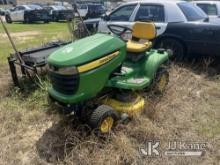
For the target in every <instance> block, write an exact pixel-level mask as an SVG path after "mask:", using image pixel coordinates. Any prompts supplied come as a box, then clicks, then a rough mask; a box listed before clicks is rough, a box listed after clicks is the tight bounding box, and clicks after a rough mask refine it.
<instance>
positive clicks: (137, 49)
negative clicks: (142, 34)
mask: <svg viewBox="0 0 220 165" xmlns="http://www.w3.org/2000/svg"><path fill="white" fill-rule="evenodd" d="M151 46H152V43H151V42H149V41H147V42H145V43H143V44H142V43H139V42H135V41H132V40H129V41H128V42H127V51H128V52H133V53H141V52H144V51H145V50H147V49H149V48H151Z"/></svg>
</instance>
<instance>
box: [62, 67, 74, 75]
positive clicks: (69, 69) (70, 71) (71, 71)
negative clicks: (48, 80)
mask: <svg viewBox="0 0 220 165" xmlns="http://www.w3.org/2000/svg"><path fill="white" fill-rule="evenodd" d="M58 73H59V74H62V75H74V74H77V69H76V67H66V68H59V69H58Z"/></svg>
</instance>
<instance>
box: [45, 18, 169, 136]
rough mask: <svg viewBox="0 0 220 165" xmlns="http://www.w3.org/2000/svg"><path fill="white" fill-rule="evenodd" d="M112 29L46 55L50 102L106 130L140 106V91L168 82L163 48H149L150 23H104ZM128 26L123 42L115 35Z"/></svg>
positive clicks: (152, 33) (152, 31)
mask: <svg viewBox="0 0 220 165" xmlns="http://www.w3.org/2000/svg"><path fill="white" fill-rule="evenodd" d="M108 28H109V29H110V31H111V32H112V33H113V35H110V34H101V33H97V34H95V35H92V36H89V37H86V38H83V39H80V40H78V41H75V42H73V43H70V44H68V45H66V46H64V47H62V48H60V49H58V50H56V51H55V52H54V53H52V54H51V55H50V56H49V58H48V61H47V62H48V66H49V77H50V81H51V84H52V87H51V88H50V89H49V98H50V101H53V102H57V103H59V104H60V105H62V106H64V107H65V108H64V110H65V111H66V112H70V113H72V114H75V115H77V116H79V117H80V118H81V119H83V120H84V121H86V122H87V123H88V125H89V126H91V128H92V129H95V130H96V131H97V132H99V133H101V134H105V133H109V131H110V130H111V129H112V127H113V126H114V124H115V123H116V121H117V120H119V119H120V118H121V117H122V116H125V115H127V116H129V117H132V116H134V115H135V114H136V113H138V112H140V111H141V110H142V109H144V106H145V99H144V96H143V94H142V93H143V91H146V90H147V89H149V88H150V87H151V88H153V89H154V91H155V92H156V93H162V92H163V91H164V90H165V88H166V86H167V84H168V81H169V74H168V72H167V63H168V56H169V54H168V53H167V52H166V51H165V50H162V49H160V50H153V49H151V46H152V43H151V42H150V41H151V40H153V39H154V38H155V37H156V28H155V25H154V24H153V23H150V22H148V23H143V22H136V23H135V24H134V26H133V28H132V29H129V28H126V27H122V26H118V25H108ZM127 31H131V33H132V38H131V39H130V40H129V41H127V42H125V41H124V40H123V39H122V38H121V37H120V36H123V35H124V34H125V33H126V32H127Z"/></svg>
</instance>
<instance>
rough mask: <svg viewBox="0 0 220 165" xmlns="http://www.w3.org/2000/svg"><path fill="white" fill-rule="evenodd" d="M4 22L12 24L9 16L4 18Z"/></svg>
mask: <svg viewBox="0 0 220 165" xmlns="http://www.w3.org/2000/svg"><path fill="white" fill-rule="evenodd" d="M5 20H6V22H7V23H12V20H11V17H10V16H9V15H6V16H5Z"/></svg>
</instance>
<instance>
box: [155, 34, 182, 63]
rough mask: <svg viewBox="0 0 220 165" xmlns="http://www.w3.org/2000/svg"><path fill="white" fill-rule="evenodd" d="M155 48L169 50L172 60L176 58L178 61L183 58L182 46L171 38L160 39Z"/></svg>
mask: <svg viewBox="0 0 220 165" xmlns="http://www.w3.org/2000/svg"><path fill="white" fill-rule="evenodd" d="M156 48H163V49H166V50H169V51H170V53H171V55H172V56H173V57H174V58H177V59H180V60H182V59H183V58H184V56H185V48H184V45H183V44H182V43H181V42H180V41H178V40H176V39H172V38H166V39H162V40H161V41H160V42H159V43H158V44H157V45H156Z"/></svg>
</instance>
